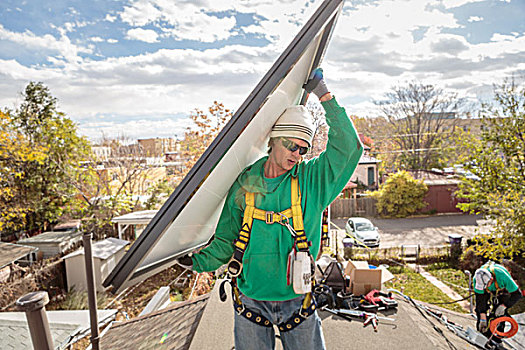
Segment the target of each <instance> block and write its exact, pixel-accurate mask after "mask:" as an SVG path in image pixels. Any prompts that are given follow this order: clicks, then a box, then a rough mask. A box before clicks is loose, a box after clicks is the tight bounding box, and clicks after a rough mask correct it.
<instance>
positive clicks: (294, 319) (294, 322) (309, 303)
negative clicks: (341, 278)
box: [220, 279, 317, 333]
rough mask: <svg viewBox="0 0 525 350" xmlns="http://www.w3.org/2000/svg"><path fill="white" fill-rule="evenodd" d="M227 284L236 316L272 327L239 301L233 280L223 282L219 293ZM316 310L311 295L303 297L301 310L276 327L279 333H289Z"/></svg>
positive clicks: (268, 321) (262, 317) (238, 293)
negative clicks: (230, 289)
mask: <svg viewBox="0 0 525 350" xmlns="http://www.w3.org/2000/svg"><path fill="white" fill-rule="evenodd" d="M226 282H228V283H230V285H231V287H232V299H233V307H234V309H235V311H236V312H237V314H239V315H240V316H243V317H244V318H246V319H248V320H250V321H252V322H253V323H255V324H258V325H259V326H263V327H268V328H270V327H273V323H272V322H271V321H270V320H268V319H267V318H266V317H264V316H263V315H262V314H260V313H258V312H257V311H254V310H252V309H250V308H247V307H246V306H245V305H244V304H243V303H242V301H241V298H240V292H239V288H238V287H237V283H236V281H235V280H234V279H232V281H231V282H230V281H223V282H222V284H221V286H220V289H221V290H222V291H221V293H224V291H223V290H224V284H225V283H226ZM221 300H223V301H224V300H225V295H224V299H223V296H221ZM316 308H317V304H316V302H315V299H314V298H313V297H312V294H311V293H308V294H306V295H305V297H304V299H303V302H302V304H301V309H299V310H298V311H296V312H294V314H293V315H292V316H291V317H290V318H289V319H288V320H286V321H284V322H281V323H279V324H278V325H277V327H278V328H279V330H280V331H281V333H284V332H288V331H291V330H292V329H294V328H295V327H297V326H299V325H300V324H301V323H303V322H304V321H305V320H306V319H307V318H308V317H309V316H311V315H312V314H313V313H314V312H315V309H316Z"/></svg>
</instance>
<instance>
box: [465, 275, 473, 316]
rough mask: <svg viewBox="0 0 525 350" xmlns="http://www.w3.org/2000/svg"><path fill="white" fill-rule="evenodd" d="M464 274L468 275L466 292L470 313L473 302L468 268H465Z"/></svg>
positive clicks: (470, 276)
mask: <svg viewBox="0 0 525 350" xmlns="http://www.w3.org/2000/svg"><path fill="white" fill-rule="evenodd" d="M465 274H466V275H467V276H468V294H469V296H470V297H469V310H470V313H471V314H472V304H473V302H472V301H473V300H472V299H473V298H472V292H473V290H472V274H471V273H470V271H469V270H465Z"/></svg>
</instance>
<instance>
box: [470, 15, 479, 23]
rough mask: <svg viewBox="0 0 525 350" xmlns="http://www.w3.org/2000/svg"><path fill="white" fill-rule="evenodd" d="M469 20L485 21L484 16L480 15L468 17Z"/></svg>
mask: <svg viewBox="0 0 525 350" xmlns="http://www.w3.org/2000/svg"><path fill="white" fill-rule="evenodd" d="M467 21H468V22H471V23H472V22H481V21H483V17H479V16H470V17H469V18H468V19H467Z"/></svg>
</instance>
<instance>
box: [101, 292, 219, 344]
mask: <svg viewBox="0 0 525 350" xmlns="http://www.w3.org/2000/svg"><path fill="white" fill-rule="evenodd" d="M208 298H209V295H203V296H200V297H198V298H197V299H195V300H189V301H183V302H177V303H174V304H173V305H171V306H169V307H167V308H165V309H162V310H159V311H156V312H153V313H151V314H147V315H144V316H140V317H137V318H134V319H132V320H129V321H125V322H122V323H115V324H114V325H113V326H112V327H111V328H110V329H109V330H108V331H107V332H106V333H105V334H104V335H103V336H102V337H101V340H100V348H101V349H107V350H110V349H180V350H184V349H189V346H190V344H191V342H192V339H193V335H194V334H195V330H196V328H197V325H198V324H199V322H200V320H201V317H202V313H203V311H204V307H205V306H206V304H207V302H208Z"/></svg>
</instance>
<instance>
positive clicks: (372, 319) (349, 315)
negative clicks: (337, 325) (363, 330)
mask: <svg viewBox="0 0 525 350" xmlns="http://www.w3.org/2000/svg"><path fill="white" fill-rule="evenodd" d="M323 310H325V311H328V312H329V313H331V314H334V315H337V316H340V317H343V318H346V319H350V320H352V319H358V320H361V321H363V327H366V326H368V325H369V324H371V325H372V327H373V329H374V332H377V329H378V325H379V321H380V320H382V321H390V322H395V321H396V319H395V318H390V317H384V316H378V315H377V314H374V313H370V312H364V311H357V310H347V309H330V308H327V307H325V308H324V309H323Z"/></svg>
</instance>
